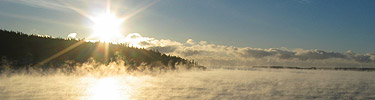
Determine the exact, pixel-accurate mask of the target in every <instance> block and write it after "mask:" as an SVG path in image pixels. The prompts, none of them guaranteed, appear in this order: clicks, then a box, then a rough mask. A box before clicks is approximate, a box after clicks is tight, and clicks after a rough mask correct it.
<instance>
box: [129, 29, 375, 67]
mask: <svg viewBox="0 0 375 100" xmlns="http://www.w3.org/2000/svg"><path fill="white" fill-rule="evenodd" d="M130 35H135V34H134V33H133V34H130ZM128 37H129V36H128ZM130 37H133V38H132V39H137V40H142V41H138V42H137V45H138V46H141V47H145V48H146V49H150V50H158V51H159V52H162V53H167V54H171V55H177V56H181V57H184V58H188V59H194V60H196V61H198V62H200V63H201V64H203V65H206V66H264V65H265V66H271V65H282V66H300V67H312V66H314V67H375V53H366V54H357V53H355V52H353V51H351V50H349V51H347V52H346V53H340V52H334V51H324V50H318V49H312V50H306V49H302V48H299V49H288V48H285V47H281V48H268V49H263V48H253V47H235V46H225V45H216V44H212V43H207V41H199V42H196V41H194V40H193V39H188V40H187V41H186V42H185V43H181V42H177V41H173V40H168V39H161V40H158V39H155V38H149V37H143V36H141V35H139V34H136V35H135V36H130Z"/></svg>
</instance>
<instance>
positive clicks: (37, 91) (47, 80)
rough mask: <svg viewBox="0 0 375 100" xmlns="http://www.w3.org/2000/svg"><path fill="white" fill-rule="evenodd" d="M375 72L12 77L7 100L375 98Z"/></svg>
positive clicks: (5, 89)
mask: <svg viewBox="0 0 375 100" xmlns="http://www.w3.org/2000/svg"><path fill="white" fill-rule="evenodd" d="M373 76H375V73H374V72H365V71H334V70H293V69H248V70H228V69H209V70H207V71H169V72H164V73H159V74H153V75H151V74H113V75H112V74H111V75H105V76H98V75H93V74H84V75H77V74H48V75H47V74H45V75H41V74H34V75H30V74H12V75H9V74H7V75H2V76H1V78H0V80H1V81H0V98H2V99H5V100H7V99H54V100H56V99H66V100H75V99H76V100H77V99H85V100H86V99H89V100H95V99H112V100H116V99H119V100H123V99H134V100H144V99H146V100H166V99H179V100H180V99H182V100H183V99H200V100H217V99H242V100H247V99H256V100H258V99H284V100H289V99H325V100H327V99H375V95H374V94H373V93H375V79H374V78H373Z"/></svg>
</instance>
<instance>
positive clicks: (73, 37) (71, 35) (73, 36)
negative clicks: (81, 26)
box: [67, 33, 77, 39]
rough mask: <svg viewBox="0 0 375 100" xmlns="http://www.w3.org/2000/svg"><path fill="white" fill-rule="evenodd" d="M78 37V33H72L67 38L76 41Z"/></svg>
mask: <svg viewBox="0 0 375 100" xmlns="http://www.w3.org/2000/svg"><path fill="white" fill-rule="evenodd" d="M76 36H77V33H70V34H69V35H68V36H67V38H68V39H75V38H76Z"/></svg>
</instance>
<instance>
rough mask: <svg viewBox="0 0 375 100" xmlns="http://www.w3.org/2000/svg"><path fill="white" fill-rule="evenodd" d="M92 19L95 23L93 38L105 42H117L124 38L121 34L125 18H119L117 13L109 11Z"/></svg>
mask: <svg viewBox="0 0 375 100" xmlns="http://www.w3.org/2000/svg"><path fill="white" fill-rule="evenodd" d="M91 20H92V22H93V23H94V24H93V26H92V31H93V36H92V37H93V38H96V39H99V40H100V41H105V42H115V41H116V40H119V39H121V38H123V36H122V34H121V33H122V27H121V26H122V23H123V21H124V19H123V18H118V17H116V15H115V14H113V13H109V12H107V13H104V14H101V15H99V16H96V17H93V18H91Z"/></svg>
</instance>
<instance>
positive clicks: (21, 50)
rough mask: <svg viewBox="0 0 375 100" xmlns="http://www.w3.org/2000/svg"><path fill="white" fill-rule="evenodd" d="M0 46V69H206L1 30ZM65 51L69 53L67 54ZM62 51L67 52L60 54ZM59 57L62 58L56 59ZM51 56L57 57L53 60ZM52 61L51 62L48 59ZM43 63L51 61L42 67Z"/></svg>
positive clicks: (140, 51)
mask: <svg viewBox="0 0 375 100" xmlns="http://www.w3.org/2000/svg"><path fill="white" fill-rule="evenodd" d="M77 44H79V45H77ZM0 46H2V47H1V49H0V57H1V62H0V65H5V64H8V65H10V66H12V69H18V68H22V67H25V66H41V67H44V68H48V67H50V66H59V65H61V64H64V63H66V61H74V62H76V63H84V62H87V61H88V60H89V59H94V60H95V61H97V62H100V63H103V64H106V63H108V62H111V61H114V60H123V61H125V64H126V66H133V67H134V68H135V67H137V66H140V65H141V64H145V65H149V66H153V67H160V66H157V65H154V64H155V63H159V64H161V65H162V66H167V67H168V68H169V69H175V68H176V65H185V66H188V69H189V68H193V67H196V68H202V69H205V67H203V66H200V65H198V63H197V62H195V61H193V60H188V59H183V58H181V57H178V56H172V55H166V54H162V53H160V52H158V51H157V50H147V49H144V48H136V47H129V45H127V44H113V43H104V42H85V40H83V39H80V40H79V39H78V40H76V39H64V38H52V37H48V36H38V35H29V34H25V33H22V32H15V31H8V30H4V29H0ZM72 46H74V47H72ZM67 48H71V49H69V50H66V49H67ZM106 48H107V49H106ZM64 50H66V52H63V51H64ZM59 53H61V54H60V55H58V56H56V54H59ZM54 55H55V56H56V57H53V56H54ZM51 57H53V59H50V58H51ZM46 59H50V60H48V61H47V62H45V63H42V64H41V62H43V61H45V60H46ZM38 64H39V65H38Z"/></svg>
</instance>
